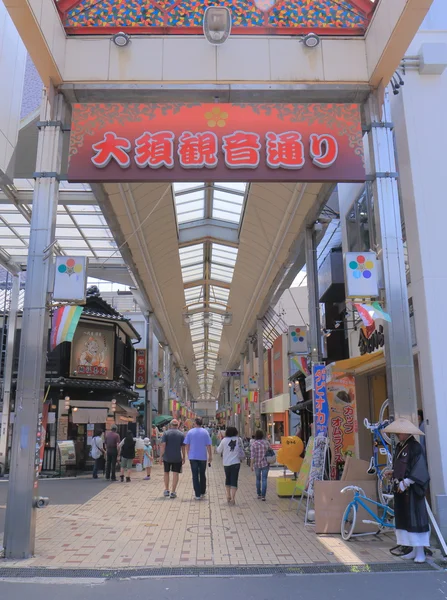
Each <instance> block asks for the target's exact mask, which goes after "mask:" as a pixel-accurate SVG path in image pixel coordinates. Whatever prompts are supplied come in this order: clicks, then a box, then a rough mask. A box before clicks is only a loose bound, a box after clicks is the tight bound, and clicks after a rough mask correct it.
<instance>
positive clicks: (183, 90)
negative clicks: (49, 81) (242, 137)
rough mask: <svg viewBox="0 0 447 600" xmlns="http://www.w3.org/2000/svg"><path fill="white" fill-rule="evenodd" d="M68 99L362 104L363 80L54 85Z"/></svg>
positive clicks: (367, 91) (366, 89)
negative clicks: (350, 81) (275, 82)
mask: <svg viewBox="0 0 447 600" xmlns="http://www.w3.org/2000/svg"><path fill="white" fill-rule="evenodd" d="M58 89H59V90H60V91H61V92H62V93H63V94H64V96H65V98H66V99H67V101H68V102H70V103H76V102H104V98H105V97H107V101H108V102H143V103H147V102H215V101H216V98H218V100H219V102H233V103H241V102H254V103H258V102H259V99H260V98H262V100H263V102H285V103H296V102H298V103H300V104H301V103H303V102H342V103H346V102H348V103H362V102H364V101H365V100H366V99H367V97H368V96H369V94H370V91H371V88H370V86H369V85H368V84H366V83H361V84H359V83H352V84H350V83H341V84H330V83H312V84H309V83H295V84H293V83H290V84H288V83H284V84H281V83H278V84H274V83H268V84H267V83H265V84H262V83H248V84H247V83H216V84H212V83H204V84H167V83H151V84H144V83H140V84H138V86H136V85H135V84H131V83H123V84H119V83H65V84H63V85H61V86H59V88H58Z"/></svg>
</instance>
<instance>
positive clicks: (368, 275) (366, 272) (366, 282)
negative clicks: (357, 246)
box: [345, 252, 379, 298]
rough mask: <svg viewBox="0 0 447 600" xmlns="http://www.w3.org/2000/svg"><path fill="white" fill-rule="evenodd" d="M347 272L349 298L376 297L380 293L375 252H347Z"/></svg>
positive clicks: (347, 293) (347, 295)
mask: <svg viewBox="0 0 447 600" xmlns="http://www.w3.org/2000/svg"><path fill="white" fill-rule="evenodd" d="M345 272H346V297H347V298H375V297H377V296H378V295H379V278H378V268H377V257H376V253H375V252H347V253H346V254H345Z"/></svg>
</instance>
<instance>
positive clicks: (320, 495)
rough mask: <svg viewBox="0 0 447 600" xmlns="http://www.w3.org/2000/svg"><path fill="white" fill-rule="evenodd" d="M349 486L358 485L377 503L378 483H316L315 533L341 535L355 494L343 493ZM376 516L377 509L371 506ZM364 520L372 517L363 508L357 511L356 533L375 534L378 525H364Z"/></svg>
mask: <svg viewBox="0 0 447 600" xmlns="http://www.w3.org/2000/svg"><path fill="white" fill-rule="evenodd" d="M348 485H358V486H359V487H361V488H362V489H363V490H364V492H365V494H366V496H367V497H368V498H371V500H375V501H377V481H376V480H374V481H358V480H357V481H352V480H351V481H316V482H315V492H314V493H315V533H340V529H341V519H342V516H343V513H344V511H345V508H346V507H347V506H348V504H349V503H350V502H351V500H352V498H353V492H346V493H344V494H342V493H341V490H342V489H343V488H344V487H347V486H348ZM370 508H371V510H372V511H373V513H374V514H377V507H376V506H374V505H370ZM363 519H368V520H371V519H372V517H371V515H369V514H368V513H367V512H366V511H365V510H364V509H363V508H361V507H360V508H359V510H358V511H357V521H356V526H355V530H354V533H369V532H373V533H375V532H376V531H377V530H378V526H377V525H367V524H365V523H362V520H363Z"/></svg>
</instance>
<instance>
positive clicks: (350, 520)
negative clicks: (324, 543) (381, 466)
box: [341, 485, 394, 541]
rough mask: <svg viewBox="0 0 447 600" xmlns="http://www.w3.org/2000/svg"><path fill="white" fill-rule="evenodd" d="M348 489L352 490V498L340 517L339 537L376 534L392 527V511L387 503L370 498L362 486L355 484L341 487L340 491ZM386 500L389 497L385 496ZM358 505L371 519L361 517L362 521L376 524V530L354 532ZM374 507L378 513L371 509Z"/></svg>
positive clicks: (346, 538)
mask: <svg viewBox="0 0 447 600" xmlns="http://www.w3.org/2000/svg"><path fill="white" fill-rule="evenodd" d="M349 491H352V492H354V498H353V499H352V501H351V502H350V503H349V504H348V506H347V507H346V509H345V512H344V513H343V517H342V519H341V537H342V538H343V539H344V540H345V541H348V540H349V539H350V538H351V537H352V536H353V535H354V536H361V535H377V534H379V533H382V531H384V530H386V529H390V530H391V529H394V511H393V509H392V508H390V507H389V506H388V504H387V503H384V504H381V503H379V502H375V501H374V500H371V498H368V496H367V495H366V494H365V492H364V491H363V490H362V488H361V487H358V486H356V485H349V486H347V487H345V488H343V489H342V490H341V493H342V494H345V493H346V492H349ZM386 500H389V498H386ZM359 507H361V508H363V509H364V510H365V511H366V512H367V513H368V514H369V515H370V516H371V519H363V520H362V523H368V524H371V525H377V531H375V532H372V533H354V529H355V524H356V521H357V511H358V509H359ZM374 508H376V509H377V513H378V514H376V513H375V512H374V511H373V509H374Z"/></svg>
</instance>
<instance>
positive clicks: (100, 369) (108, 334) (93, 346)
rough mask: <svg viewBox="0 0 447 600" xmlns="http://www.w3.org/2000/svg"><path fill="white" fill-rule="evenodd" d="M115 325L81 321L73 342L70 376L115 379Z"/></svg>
mask: <svg viewBox="0 0 447 600" xmlns="http://www.w3.org/2000/svg"><path fill="white" fill-rule="evenodd" d="M114 356H115V327H114V326H113V325H106V324H102V323H94V322H93V321H92V322H91V323H85V322H84V323H82V322H81V323H79V324H78V326H77V328H76V332H75V334H74V338H73V342H72V344H71V357H70V377H78V378H80V379H113V365H114Z"/></svg>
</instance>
